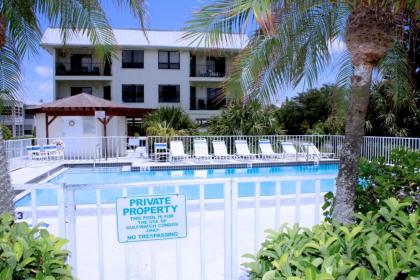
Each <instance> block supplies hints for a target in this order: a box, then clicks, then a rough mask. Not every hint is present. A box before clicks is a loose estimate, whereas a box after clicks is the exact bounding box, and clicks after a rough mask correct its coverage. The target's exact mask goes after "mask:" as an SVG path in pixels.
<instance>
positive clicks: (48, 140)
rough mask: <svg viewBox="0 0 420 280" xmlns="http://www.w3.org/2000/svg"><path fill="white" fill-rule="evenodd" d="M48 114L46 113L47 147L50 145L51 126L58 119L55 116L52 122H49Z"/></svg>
mask: <svg viewBox="0 0 420 280" xmlns="http://www.w3.org/2000/svg"><path fill="white" fill-rule="evenodd" d="M48 117H49V115H48V113H45V137H46V138H47V145H48V144H50V135H49V129H48V128H49V126H50V124H51V123H52V122H53V121H54V120H55V119H56V118H57V116H53V118H52V119H51V120H48Z"/></svg>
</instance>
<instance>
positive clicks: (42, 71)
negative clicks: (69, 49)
mask: <svg viewBox="0 0 420 280" xmlns="http://www.w3.org/2000/svg"><path fill="white" fill-rule="evenodd" d="M34 70H35V73H36V74H37V75H38V76H39V77H42V78H49V77H51V76H52V69H51V67H48V66H40V65H39V66H36V67H35V69H34Z"/></svg>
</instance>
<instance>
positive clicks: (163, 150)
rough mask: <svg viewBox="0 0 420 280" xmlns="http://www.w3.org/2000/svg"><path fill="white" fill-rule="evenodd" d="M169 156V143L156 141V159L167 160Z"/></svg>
mask: <svg viewBox="0 0 420 280" xmlns="http://www.w3.org/2000/svg"><path fill="white" fill-rule="evenodd" d="M168 156H169V151H168V144H166V143H154V159H155V160H157V161H160V160H167V159H168Z"/></svg>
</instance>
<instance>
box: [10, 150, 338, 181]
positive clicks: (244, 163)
mask: <svg viewBox="0 0 420 280" xmlns="http://www.w3.org/2000/svg"><path fill="white" fill-rule="evenodd" d="M337 162H338V160H336V159H322V160H320V161H319V163H320V164H323V163H337ZM295 164H309V165H313V164H316V162H314V161H310V160H309V161H308V160H306V159H305V158H297V159H296V158H294V159H209V160H202V159H186V160H178V161H173V162H167V161H165V162H157V161H152V160H150V159H143V158H137V157H129V156H127V157H121V158H110V159H108V160H101V161H97V162H95V163H93V161H92V160H61V161H38V162H36V161H33V162H31V163H30V164H28V166H27V167H23V168H20V169H17V170H14V171H12V172H10V173H9V174H10V177H11V181H12V184H14V185H20V184H28V183H37V182H40V181H42V180H45V179H46V178H48V177H50V176H51V175H53V174H54V173H56V172H59V171H60V170H61V169H62V168H64V167H71V166H93V165H95V166H98V167H113V166H115V167H124V166H126V170H127V171H130V170H136V171H140V170H184V169H207V168H215V169H217V168H230V167H234V168H246V167H248V168H249V167H269V166H281V165H295Z"/></svg>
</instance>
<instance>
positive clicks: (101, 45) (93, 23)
mask: <svg viewBox="0 0 420 280" xmlns="http://www.w3.org/2000/svg"><path fill="white" fill-rule="evenodd" d="M36 2H37V6H36V7H37V10H38V11H39V12H40V13H41V14H42V15H44V16H46V17H47V19H48V20H49V21H50V23H51V24H52V25H54V26H57V27H59V28H60V30H61V36H62V39H63V41H64V42H66V41H67V40H68V38H69V37H70V36H75V35H76V32H77V33H78V32H80V33H81V34H84V35H86V36H87V37H88V38H89V39H90V41H91V42H92V44H93V45H94V46H95V51H96V55H97V56H98V58H100V59H102V60H103V59H105V58H106V57H107V55H109V54H111V55H114V54H115V51H116V48H115V37H114V34H113V32H112V27H111V25H110V24H109V22H108V20H107V18H106V15H105V12H104V11H103V9H102V7H101V5H100V3H99V1H97V0H90V1H55V0H37V1H36Z"/></svg>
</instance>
